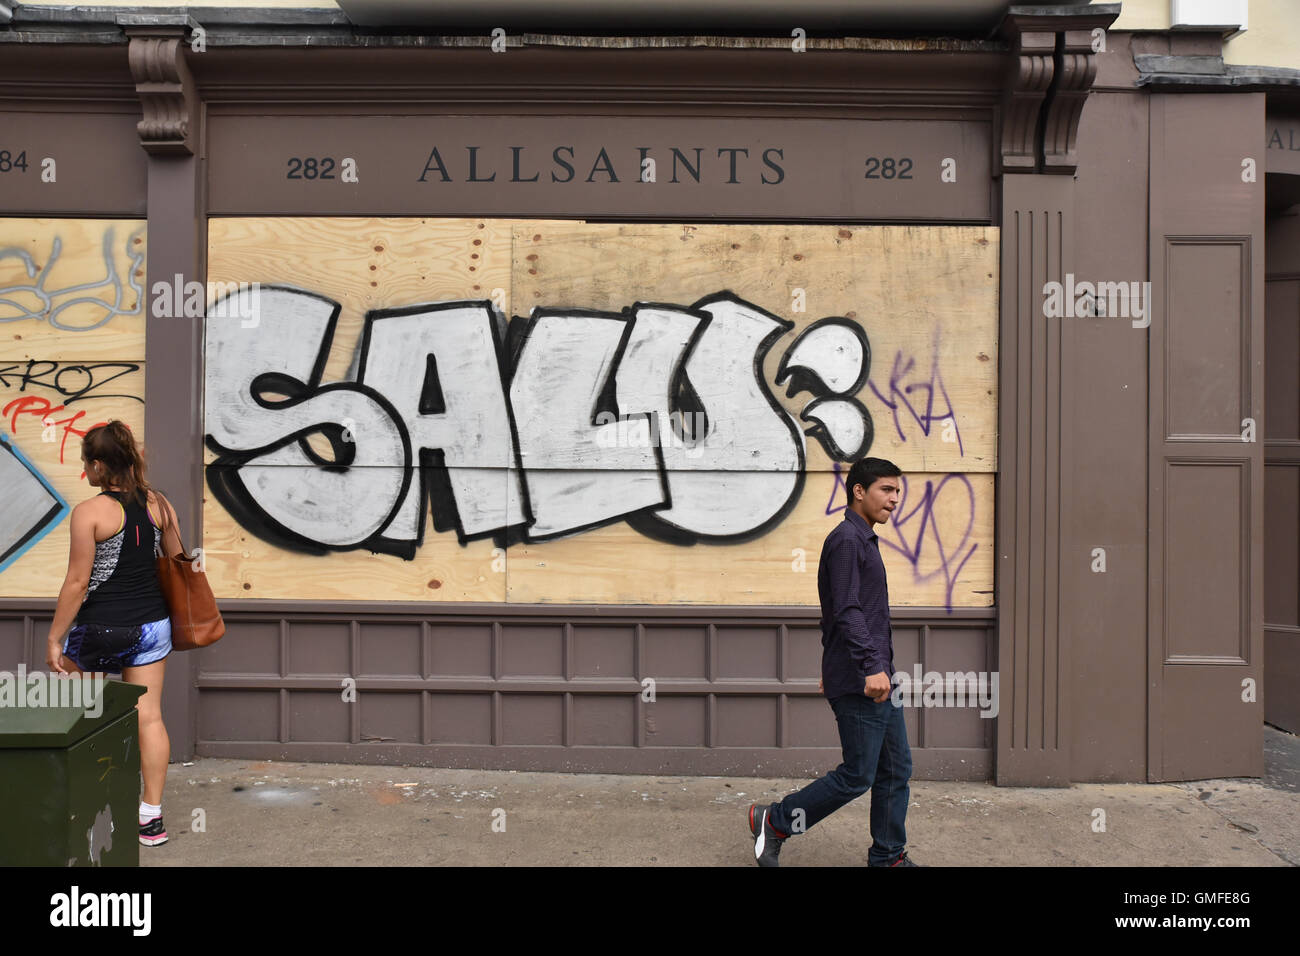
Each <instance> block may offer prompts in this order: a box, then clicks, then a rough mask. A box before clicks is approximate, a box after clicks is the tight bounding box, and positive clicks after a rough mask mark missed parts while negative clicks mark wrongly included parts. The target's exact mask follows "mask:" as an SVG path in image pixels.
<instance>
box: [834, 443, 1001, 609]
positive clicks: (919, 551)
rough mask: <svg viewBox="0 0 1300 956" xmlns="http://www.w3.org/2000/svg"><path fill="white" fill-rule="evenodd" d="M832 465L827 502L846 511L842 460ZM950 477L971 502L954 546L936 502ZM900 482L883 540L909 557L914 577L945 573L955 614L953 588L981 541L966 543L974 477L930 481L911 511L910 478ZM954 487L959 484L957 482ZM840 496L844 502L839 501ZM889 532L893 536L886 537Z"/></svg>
mask: <svg viewBox="0 0 1300 956" xmlns="http://www.w3.org/2000/svg"><path fill="white" fill-rule="evenodd" d="M831 467H832V469H833V470H834V473H835V481H834V483H833V484H832V486H831V494H830V498H829V499H828V500H827V502H826V514H827V515H832V514H835V513H836V512H839V511H843V510H844V508H845V507H846V506H845V504H844V501H845V498H844V497H841V494H840V493H841V491H843V490H844V488H845V484H844V473H843V469H842V468H841V467H840V465H839V463H838V462H835V463H833V464H832V466H831ZM950 481H951V482H961V485H962V486H964V487H965V489H966V495H967V498H968V499H969V502H970V520H969V521H968V522H967V523H966V529H965V530H964V531H963V532H962V535H961V540H960V541H958V542H957V545H956V547H954V548H951V549H949V548H948V547H947V546H946V545H945V543H944V539H943V532H942V531H941V530H940V528H939V523H938V521H937V520H936V519H935V517H934V509H935V503H936V502H937V501H938V500H939V496H940V495H941V494H942V493H943V490H944V488H945V487H946V486H947V484H948V483H949V482H950ZM900 482H901V485H902V488H901V494H900V496H899V501H898V507H897V508H895V509H894V513H893V514H892V515H890V518H889V522H888V527H887V528H883V529H881V530H882V531H883V532H884V533H883V534H881V535H880V541H881V543H882V544H885V545H888V546H889V547H891V548H893V549H894V550H895V551H897V552H898V553H899V554H901V555H902V556H903V557H905V558H906V559H907V561H908V563H909V564H910V565H911V566H912V579H913V580H914V581H919V582H925V581H929V580H930V579H931V578H933V577H934V576H935V575H937V574H942V575H943V576H944V609H945V610H946V611H947V612H948V613H949V614H951V613H952V590H953V588H954V587H955V586H956V584H957V578H958V576H959V575H960V574H961V571H962V568H964V567H965V566H966V562H967V561H969V560H970V556H971V555H972V554H974V553H975V549H976V548H978V547H979V544H978V542H970V547H969V548H967V547H966V544H967V542H968V541H969V540H970V537H971V532H972V531H973V530H974V527H975V490H974V488H972V487H971V483H970V479H968V478H967V477H966V476H965V475H958V474H952V475H944V476H943V477H942V478H940V479H939V482H938V484H936V483H935V482H933V481H926V483H925V491H924V492H922V494H921V500H920V501H919V502H918V503H917V504H916V505H915V506H913V507H912V508H911V510H910V511H909V510H908V502H907V490H908V485H907V479H906V478H900ZM953 487H957V486H956V485H954V486H953ZM837 499H838V500H839V502H840V504H836V500H837ZM918 519H919V520H918ZM927 531H928V532H929V535H930V540H931V541H932V542H933V546H934V547H933V550H934V557H933V558H931V557H930V555H929V554H928V553H926V552H925V541H926V532H927ZM886 535H889V536H890V537H886ZM950 536H951V533H950ZM890 538H897V541H894V540H890ZM923 560H924V561H926V564H927V570H924V571H923V570H922V569H921V563H922V561H923Z"/></svg>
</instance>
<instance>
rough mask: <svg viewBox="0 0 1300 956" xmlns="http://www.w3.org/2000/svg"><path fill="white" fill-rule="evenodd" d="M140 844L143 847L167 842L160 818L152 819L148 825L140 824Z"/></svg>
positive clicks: (165, 831)
mask: <svg viewBox="0 0 1300 956" xmlns="http://www.w3.org/2000/svg"><path fill="white" fill-rule="evenodd" d="M140 842H141V843H142V844H144V845H145V846H157V845H158V844H159V843H166V842H167V830H166V828H164V827H163V822H162V817H154V818H153V819H152V820H150V821H149V822H148V823H142V824H140Z"/></svg>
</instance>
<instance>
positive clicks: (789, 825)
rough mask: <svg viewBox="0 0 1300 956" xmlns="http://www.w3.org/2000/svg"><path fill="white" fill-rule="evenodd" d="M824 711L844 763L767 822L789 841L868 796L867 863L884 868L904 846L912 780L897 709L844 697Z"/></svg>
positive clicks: (862, 697)
mask: <svg viewBox="0 0 1300 956" xmlns="http://www.w3.org/2000/svg"><path fill="white" fill-rule="evenodd" d="M830 705H831V709H832V710H834V711H835V720H836V722H837V723H838V724H839V728H840V746H841V747H842V748H843V751H844V762H843V763H841V764H840V765H839V766H838V767H836V768H835V769H834V770H832V771H831V772H830V773H828V774H827V775H826V776H824V777H822V778H821V779H819V780H814V781H813V782H812V783H810V784H808V786H806V787H804V788H803V789H802V790H800V791H798V792H797V793H792V794H790V795H789V796H787V797H786V798H785V799H784V800H782V801H781V802H780V803H779V804H777V805H776V808H775V809H774V810H773V812H772V815H771V817H769V818H768V819H769V821H770V822H771V824H772V826H774V827H775V828H776V829H777V830H779V831H781V832H782V833H786V834H789V835H790V836H793V835H794V834H795V833H799V832H804V831H807V830H808V829H809V828H810V827H812V826H814V825H815V824H817V823H818V822H820V821H821V820H824V819H825V818H826V817H828V816H830V815H831V814H832V813H834V812H835V811H836V810H838V809H839V808H840V807H842V806H844V805H845V804H846V803H849V802H851V801H853V800H856V799H857V798H858V797H860V796H862V795H863V794H864V793H866V792H867V791H868V790H870V791H871V840H872V842H871V850H870V852H869V853H868V854H867V863H868V864H869V865H871V866H888V865H889V864H890V863H892V862H893V861H894V860H896V859H897V858H898V855H899V854H900V853H902V852H903V849H904V847H905V846H906V845H907V830H906V829H905V827H904V821H905V820H906V818H907V803H908V800H909V799H910V796H911V790H910V789H909V788H908V786H907V781H908V780H909V779H910V778H911V776H912V749H911V748H910V747H909V746H908V745H907V726H906V724H904V723H903V708H901V707H895V706H894V703H893V701H892V700H891V699H890V698H888V697H886V698H885V700H884V701H882V702H881V703H876V702H875V701H873V700H872V699H871V698H870V697H867V696H866V695H865V694H845V695H844V696H843V697H836V698H835V699H834V700H832V701H831V702H830ZM799 810H802V811H803V812H802V813H801V814H800V813H798V812H796V811H799Z"/></svg>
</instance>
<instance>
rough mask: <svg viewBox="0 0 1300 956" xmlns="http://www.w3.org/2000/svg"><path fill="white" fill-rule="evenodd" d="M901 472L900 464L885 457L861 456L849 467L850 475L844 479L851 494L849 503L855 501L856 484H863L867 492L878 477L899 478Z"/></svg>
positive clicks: (863, 488)
mask: <svg viewBox="0 0 1300 956" xmlns="http://www.w3.org/2000/svg"><path fill="white" fill-rule="evenodd" d="M901 474H902V472H901V471H899V470H898V466H897V465H895V464H894V463H893V462H892V461H888V460H886V459H884V458H859V459H858V460H857V461H855V462H854V463H853V467H852V468H850V469H849V476H848V477H847V478H845V479H844V487H845V488H846V489H847V490H848V494H849V497H848V501H849V504H852V503H853V486H854V485H861V486H862V490H863V491H864V492H865V491H867V490H868V489H870V488H871V485H872V484H873V483H874V482H875V480H876V479H877V478H897V477H898V476H899V475H901Z"/></svg>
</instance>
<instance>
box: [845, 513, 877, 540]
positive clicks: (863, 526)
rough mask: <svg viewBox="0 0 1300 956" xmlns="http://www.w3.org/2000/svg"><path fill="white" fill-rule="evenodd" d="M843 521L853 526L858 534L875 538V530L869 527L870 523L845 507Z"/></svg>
mask: <svg viewBox="0 0 1300 956" xmlns="http://www.w3.org/2000/svg"><path fill="white" fill-rule="evenodd" d="M844 520H845V521H847V522H849V523H850V524H851V525H853V527H854V528H856V529H857V530H858V532H859V533H860V534H865V535H866V536H867V537H868V538H874V537H875V536H876V532H875V529H873V528H872V527H871V523H870V522H869V521H867V520H866V519H865V518H863V517H862V516H861V515H860V514H858V513H857V512H856V511H854V510H853V509H852V508H848V507H846V508H845V509H844Z"/></svg>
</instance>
